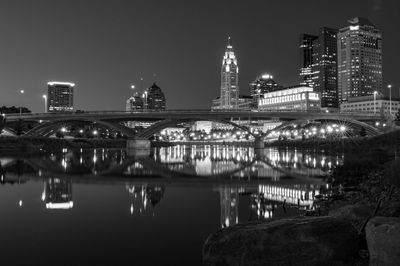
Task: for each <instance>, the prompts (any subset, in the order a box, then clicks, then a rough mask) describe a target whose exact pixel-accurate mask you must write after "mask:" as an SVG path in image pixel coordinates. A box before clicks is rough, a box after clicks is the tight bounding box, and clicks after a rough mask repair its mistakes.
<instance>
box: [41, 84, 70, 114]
mask: <svg viewBox="0 0 400 266" xmlns="http://www.w3.org/2000/svg"><path fill="white" fill-rule="evenodd" d="M74 87H75V84H74V83H70V82H58V81H50V82H48V83H47V90H48V92H47V97H48V102H47V106H48V111H49V112H72V111H74Z"/></svg>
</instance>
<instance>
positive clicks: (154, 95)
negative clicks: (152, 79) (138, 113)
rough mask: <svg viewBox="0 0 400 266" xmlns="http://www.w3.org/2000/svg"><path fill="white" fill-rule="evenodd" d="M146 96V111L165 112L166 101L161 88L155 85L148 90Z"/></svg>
mask: <svg viewBox="0 0 400 266" xmlns="http://www.w3.org/2000/svg"><path fill="white" fill-rule="evenodd" d="M143 94H144V95H143V96H144V109H145V110H152V111H162V110H165V105H166V100H165V95H164V93H163V92H162V90H161V88H160V87H158V86H157V85H156V83H153V85H151V87H150V88H148V89H146V91H145V92H144V93H143Z"/></svg>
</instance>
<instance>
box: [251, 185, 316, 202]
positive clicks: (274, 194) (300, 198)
mask: <svg viewBox="0 0 400 266" xmlns="http://www.w3.org/2000/svg"><path fill="white" fill-rule="evenodd" d="M258 192H259V193H260V194H262V195H263V196H264V198H266V199H269V200H273V201H278V202H284V201H285V202H287V203H289V204H295V205H300V206H311V205H312V204H313V202H314V200H313V199H314V197H315V196H316V195H319V194H320V192H319V189H301V188H290V187H279V186H274V185H259V186H258Z"/></svg>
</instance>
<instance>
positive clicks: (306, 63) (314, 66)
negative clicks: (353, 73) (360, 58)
mask: <svg viewBox="0 0 400 266" xmlns="http://www.w3.org/2000/svg"><path fill="white" fill-rule="evenodd" d="M300 80H301V84H302V85H306V86H309V87H312V88H314V91H315V92H317V93H319V94H320V97H321V107H322V108H338V107H339V103H338V92H337V91H338V87H337V30H335V29H331V28H327V27H322V28H320V30H319V33H318V35H310V34H301V35H300Z"/></svg>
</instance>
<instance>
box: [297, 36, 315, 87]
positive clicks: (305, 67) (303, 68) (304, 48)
mask: <svg viewBox="0 0 400 266" xmlns="http://www.w3.org/2000/svg"><path fill="white" fill-rule="evenodd" d="M317 39H318V36H316V35H311V34H301V35H300V39H299V43H300V45H299V49H300V80H301V84H303V85H306V86H309V87H314V80H313V73H312V65H313V64H314V57H313V54H314V47H315V40H317Z"/></svg>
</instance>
